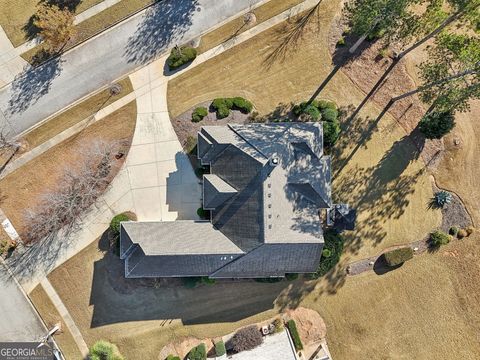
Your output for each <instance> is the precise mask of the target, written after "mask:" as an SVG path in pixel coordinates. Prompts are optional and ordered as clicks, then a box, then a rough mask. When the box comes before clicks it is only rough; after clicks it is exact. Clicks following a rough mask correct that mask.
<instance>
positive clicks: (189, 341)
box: [158, 337, 214, 360]
mask: <svg viewBox="0 0 480 360" xmlns="http://www.w3.org/2000/svg"><path fill="white" fill-rule="evenodd" d="M201 343H204V344H205V345H206V347H207V354H208V353H212V352H213V351H214V344H213V341H212V340H211V339H203V340H200V339H197V338H194V337H188V338H185V339H183V340H180V341H176V342H173V343H170V344H168V345H167V346H165V347H164V348H163V349H162V350H161V351H160V354H158V359H162V360H163V359H165V358H166V357H167V356H168V355H170V354H174V355H177V356H179V357H180V359H185V358H186V356H187V355H188V353H189V352H190V350H192V349H193V348H194V347H195V346H198V345H199V344H201Z"/></svg>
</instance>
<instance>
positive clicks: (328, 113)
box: [321, 108, 338, 122]
mask: <svg viewBox="0 0 480 360" xmlns="http://www.w3.org/2000/svg"><path fill="white" fill-rule="evenodd" d="M321 113H322V120H323V121H328V122H336V121H337V118H338V110H337V109H332V108H325V109H322V111H321Z"/></svg>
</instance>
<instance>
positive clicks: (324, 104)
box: [312, 100, 337, 111]
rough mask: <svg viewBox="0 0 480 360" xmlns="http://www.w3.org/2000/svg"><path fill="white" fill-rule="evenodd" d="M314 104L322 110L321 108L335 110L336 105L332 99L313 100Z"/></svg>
mask: <svg viewBox="0 0 480 360" xmlns="http://www.w3.org/2000/svg"><path fill="white" fill-rule="evenodd" d="M312 104H314V105H315V106H316V107H317V108H318V110H320V111H322V110H325V109H334V110H337V105H335V103H334V102H333V101H328V100H318V101H317V100H314V102H313V103H312Z"/></svg>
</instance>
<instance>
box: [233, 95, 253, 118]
mask: <svg viewBox="0 0 480 360" xmlns="http://www.w3.org/2000/svg"><path fill="white" fill-rule="evenodd" d="M233 107H234V108H235V109H236V110H240V111H241V112H243V113H245V114H248V113H250V112H251V111H252V110H253V104H252V103H251V102H250V101H248V100H247V99H244V98H242V97H235V98H233Z"/></svg>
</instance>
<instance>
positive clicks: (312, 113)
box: [300, 105, 321, 121]
mask: <svg viewBox="0 0 480 360" xmlns="http://www.w3.org/2000/svg"><path fill="white" fill-rule="evenodd" d="M300 117H301V118H302V121H318V120H320V117H321V115H320V111H319V110H318V109H317V108H316V107H315V106H313V105H307V106H306V107H305V108H304V109H303V111H302V113H301V114H300Z"/></svg>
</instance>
